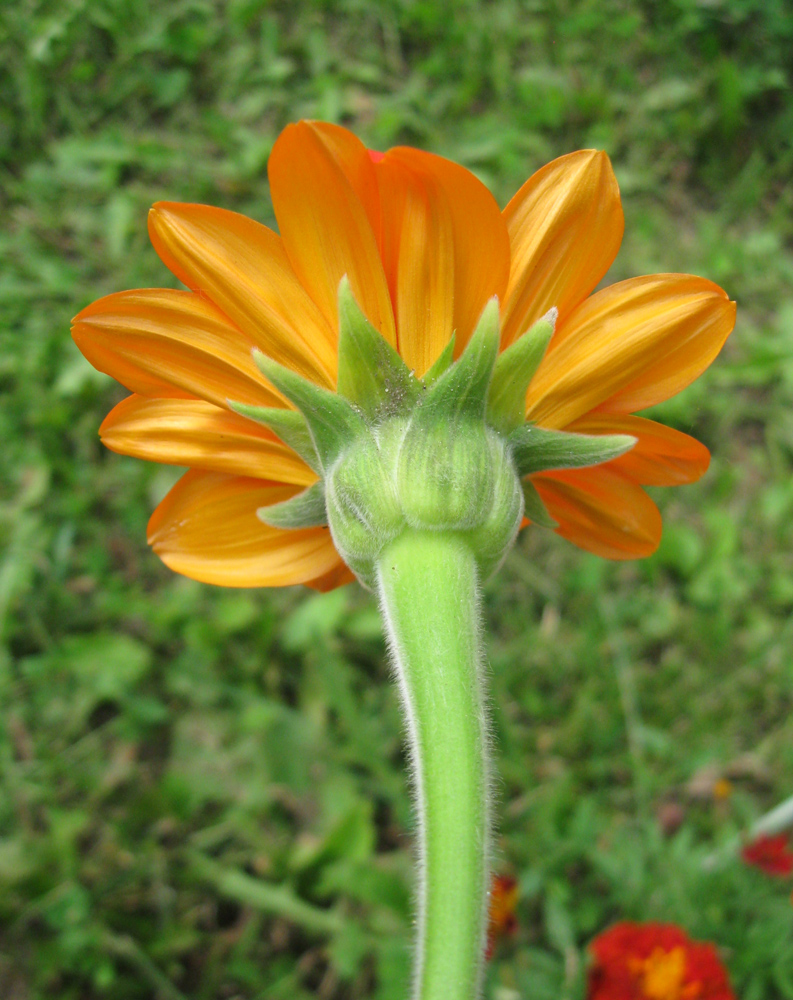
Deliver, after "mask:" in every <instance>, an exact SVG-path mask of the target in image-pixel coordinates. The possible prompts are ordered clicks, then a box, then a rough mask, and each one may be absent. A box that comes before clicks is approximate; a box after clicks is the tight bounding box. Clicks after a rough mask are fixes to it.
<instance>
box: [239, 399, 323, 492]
mask: <svg viewBox="0 0 793 1000" xmlns="http://www.w3.org/2000/svg"><path fill="white" fill-rule="evenodd" d="M227 402H228V404H229V406H230V407H231V409H232V410H234V412H235V413H239V415H240V416H241V417H248V419H250V420H255V421H256V422H257V423H259V424H264V426H265V427H267V428H268V429H269V430H271V431H272V432H273V434H275V436H276V437H277V438H280V439H281V440H282V441H283V442H284V444H285V445H287V446H288V447H290V448H291V449H292V451H294V452H297V454H298V455H299V456H300V457H301V458H302V459H303V461H304V462H305V463H306V465H307V466H308V467H309V468H310V469H313V470H314V472H316V473H317V475H319V473H320V471H321V468H322V467H321V465H320V462H319V458H318V456H317V450H316V448H315V447H314V442H313V441H312V440H311V433H310V432H309V429H308V424H307V423H306V418H305V417H304V416H303V414H302V413H300V412H299V411H298V410H284V409H281V408H280V407H277V406H249V405H248V404H247V403H235V402H234V400H233V399H229V400H227Z"/></svg>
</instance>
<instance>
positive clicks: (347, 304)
mask: <svg viewBox="0 0 793 1000" xmlns="http://www.w3.org/2000/svg"><path fill="white" fill-rule="evenodd" d="M420 391H421V387H420V385H419V383H418V381H417V380H416V379H415V378H414V377H413V376H412V375H411V373H410V369H409V368H408V366H407V365H406V364H405V362H404V361H403V360H402V358H400V356H399V355H398V354H397V352H396V351H395V350H394V348H393V347H392V346H391V345H390V344H389V343H388V341H387V340H385V339H384V338H383V337H382V336H381V334H380V333H379V332H378V331H377V330H376V329H375V328H374V327H373V326H372V324H371V323H370V322H369V320H368V319H367V318H366V316H364V314H363V313H362V312H361V309H360V307H359V306H358V303H357V302H356V301H355V297H354V296H353V294H352V290H351V289H350V283H349V281H348V280H347V276H346V275H345V276H344V277H343V278H342V279H341V282H340V284H339V381H338V393H339V395H340V396H344V398H345V399H348V400H349V401H350V402H351V403H352V404H353V405H354V406H357V407H358V409H360V410H361V411H362V412H363V413H364V414H365V415H366V416H367V417H368V418H369V420H372V421H375V420H378V419H381V418H382V417H383V416H387V415H388V414H389V413H393V412H395V411H397V410H399V409H404V408H405V404H406V403H407V404H408V405H409V404H410V402H411V399H415V397H416V396H418V394H419V392H420Z"/></svg>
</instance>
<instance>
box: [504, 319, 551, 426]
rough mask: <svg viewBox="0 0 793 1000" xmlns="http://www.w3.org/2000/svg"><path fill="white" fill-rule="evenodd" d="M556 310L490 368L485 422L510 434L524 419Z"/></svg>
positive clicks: (506, 351) (548, 341) (516, 342)
mask: <svg viewBox="0 0 793 1000" xmlns="http://www.w3.org/2000/svg"><path fill="white" fill-rule="evenodd" d="M558 315H559V310H558V309H556V308H554V309H551V310H549V312H547V313H546V314H545V315H544V316H543V317H542V319H539V320H537V322H536V323H535V324H534V326H532V327H530V328H529V329H528V330H527V331H526V332H525V333H524V334H522V335H521V336H520V337H518V339H517V340H516V341H515V343H514V344H510V345H509V347H508V348H507V349H506V350H505V351H502V353H501V354H499V356H498V358H497V359H496V364H495V367H494V368H493V378H492V380H491V382H490V389H489V391H488V394H487V422H488V423H489V424H490V426H491V427H493V428H495V430H497V431H499V432H500V433H502V434H510V433H511V432H512V431H514V430H515V429H516V428H517V427H520V425H521V424H522V423H523V421H524V420H525V419H526V391H527V389H528V388H529V382H531V380H532V379H533V378H534V373H535V372H536V371H537V369H538V368H539V365H540V362H541V361H542V359H543V357H544V356H545V352H546V350H547V348H548V344H549V343H550V340H551V337H552V336H553V331H554V328H555V326H556V317H557V316H558Z"/></svg>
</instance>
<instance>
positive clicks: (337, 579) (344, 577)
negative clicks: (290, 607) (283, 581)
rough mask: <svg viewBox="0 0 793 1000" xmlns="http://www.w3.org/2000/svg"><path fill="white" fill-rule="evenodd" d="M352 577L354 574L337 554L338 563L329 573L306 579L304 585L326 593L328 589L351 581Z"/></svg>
mask: <svg viewBox="0 0 793 1000" xmlns="http://www.w3.org/2000/svg"><path fill="white" fill-rule="evenodd" d="M354 579H355V574H354V573H353V572H352V570H350V569H349V568H348V567H347V566H346V565H345V563H343V562H342V559H341V556H339V562H338V565H337V566H336V567H335V568H334V569H332V570H331V571H330V573H325V575H324V576H318V577H317V578H316V580H308V581H307V582H306V586H307V587H311V589H312V590H318V591H319V592H320V593H321V594H327V592H328V591H329V590H335V589H336V588H337V587H343V586H344V585H345V584H346V583H352V582H353V580H354Z"/></svg>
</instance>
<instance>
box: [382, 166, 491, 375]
mask: <svg viewBox="0 0 793 1000" xmlns="http://www.w3.org/2000/svg"><path fill="white" fill-rule="evenodd" d="M386 163H392V164H401V165H403V166H405V167H408V168H409V169H410V170H412V171H413V172H414V174H415V175H417V176H418V177H419V178H423V181H424V186H425V191H426V195H427V198H428V199H429V206H430V210H429V219H430V220H431V222H430V224H429V225H428V227H427V244H426V250H425V251H424V257H425V259H426V257H427V255H428V254H430V253H432V252H433V250H434V249H435V248H434V247H433V241H434V240H437V252H438V253H447V252H448V251H447V244H448V235H447V227H448V226H449V223H450V224H451V233H452V237H453V243H454V267H453V272H454V303H453V313H452V324H453V329H454V331H455V355H456V356H459V355H460V353H461V352H462V350H463V348H464V347H465V345H466V344H467V343H468V340H469V338H470V336H471V334H472V333H473V332H474V329H475V328H476V324H477V323H478V321H479V317H480V316H481V315H482V310H483V309H484V307H485V305H486V304H487V302H488V300H489V299H491V298H492V297H493V296H494V295H497V296H498V298H499V301H503V299H504V294H505V292H506V288H507V281H508V278H509V237H508V235H507V229H506V226H505V224H504V220H503V218H502V216H501V213H500V212H499V210H498V205H497V204H496V200H495V198H494V197H493V195H492V194H491V193H490V192H489V191H488V189H487V188H486V187H485V186H484V184H482V182H481V181H480V180H478V179H477V178H476V177H475V176H474V175H473V174H472V173H471V172H470V170H466V169H465V168H464V167H461V166H460V165H459V164H457V163H452V162H451V160H446V159H444V158H443V157H442V156H435V155H434V154H433V153H425V152H423V151H422V150H419V149H410V148H409V147H402V146H399V147H396V148H395V149H391V150H389V151H388V152H387V153H386V154H385V157H384V159H382V160H381V161H380V162H379V163H377V164H375V166H376V168H377V169H378V170H380V169H382V168H383V167H384V166H385V164H386ZM380 197H381V200H384V198H385V194H384V191H383V183H382V182H381V184H380ZM447 220H448V221H447ZM385 222H386V220H385V217H384V219H383V225H384V232H383V243H384V247H385V242H386V234H385ZM408 224H409V220H408V219H407V218H406V219H405V220H403V223H402V230H403V233H404V231H405V228H406V226H407V225H408ZM408 236H409V237H410V234H408ZM413 238H414V239H416V237H413ZM444 280H447V279H444ZM420 292H421V288H419V289H417V291H416V294H417V296H418V294H420ZM419 308H420V302H419V303H417V304H416V305H415V306H414V309H415V311H416V313H418V310H419ZM436 325H437V326H440V324H439V323H438V324H436ZM447 340H448V337H447ZM442 346H445V344H444V345H442ZM437 353H438V352H437V351H436V356H437Z"/></svg>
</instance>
